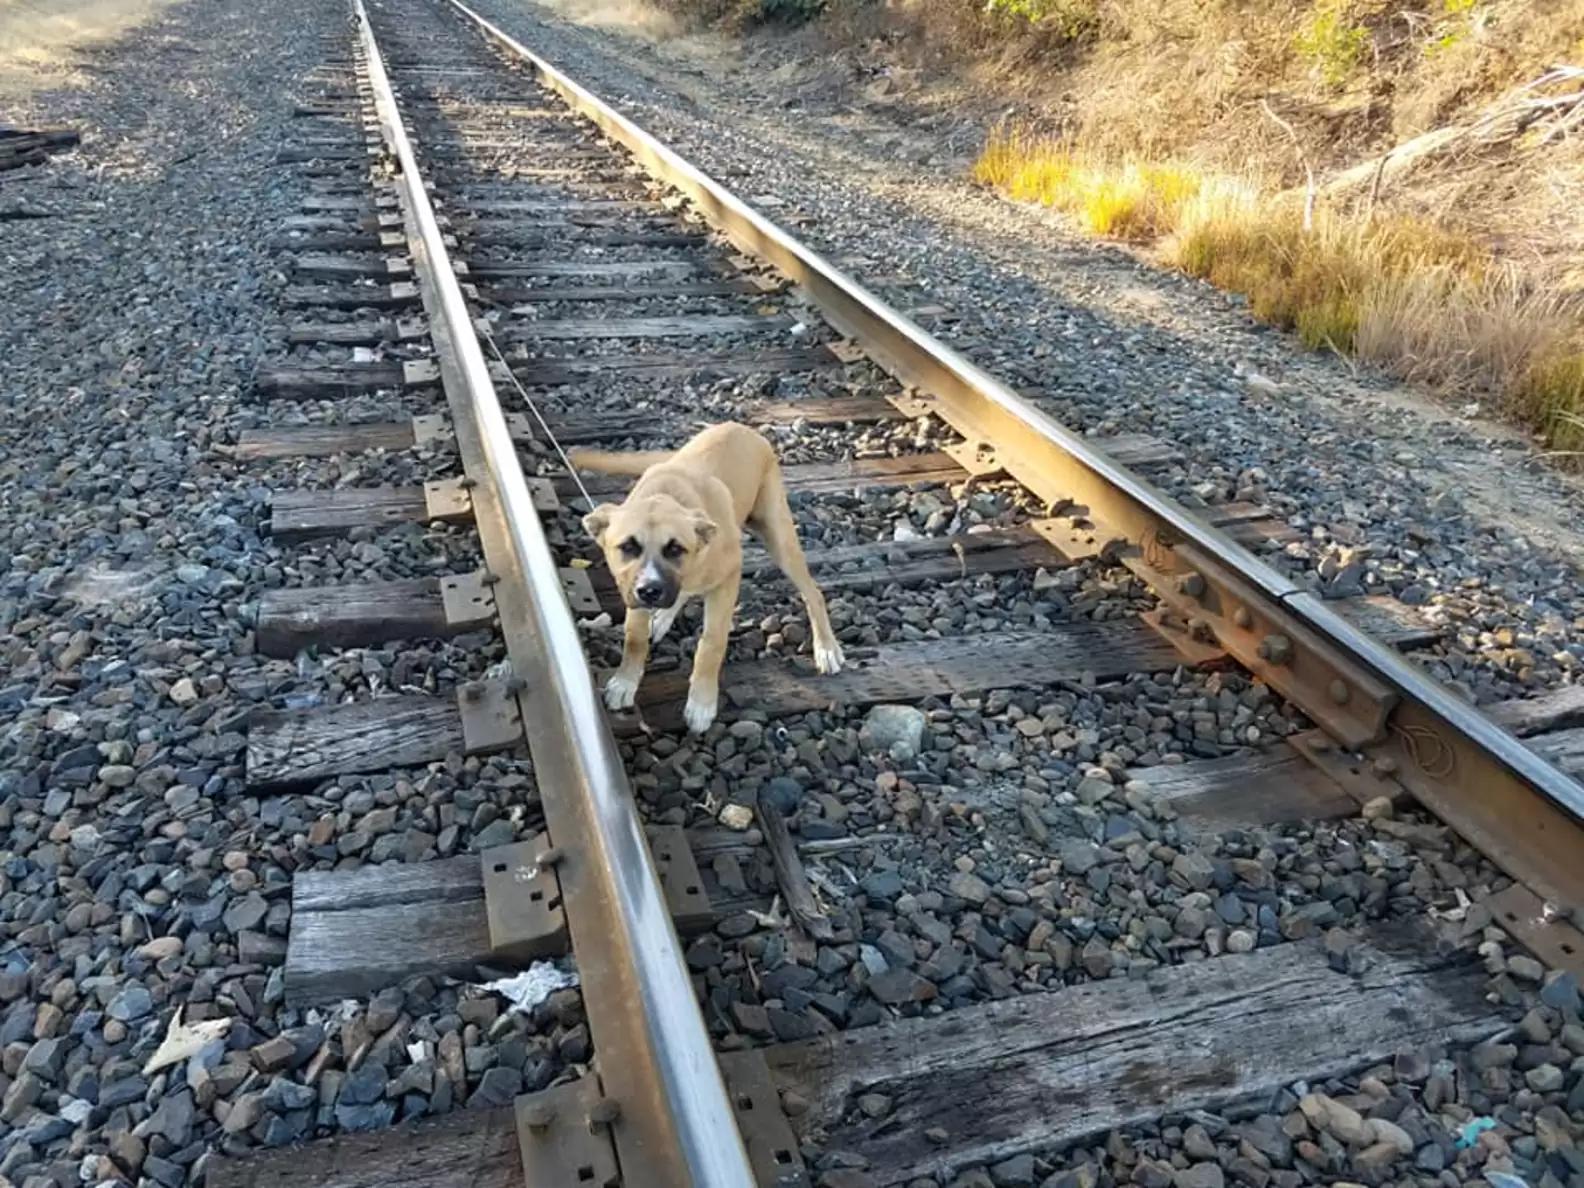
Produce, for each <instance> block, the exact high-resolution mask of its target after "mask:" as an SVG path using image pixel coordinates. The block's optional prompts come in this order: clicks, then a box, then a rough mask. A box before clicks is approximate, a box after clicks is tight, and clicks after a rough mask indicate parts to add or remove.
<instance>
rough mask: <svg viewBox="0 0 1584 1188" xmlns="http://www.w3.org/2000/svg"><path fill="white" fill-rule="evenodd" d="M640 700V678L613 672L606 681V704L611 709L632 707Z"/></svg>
mask: <svg viewBox="0 0 1584 1188" xmlns="http://www.w3.org/2000/svg"><path fill="white" fill-rule="evenodd" d="M636 700H638V679H637V678H636V677H629V676H623V675H622V674H621V673H619V672H613V673H611V675H610V679H609V680H607V681H606V682H605V704H606V705H608V706H610V707H611V709H615V710H619V709H631V708H632V706H633V702H635V701H636Z"/></svg>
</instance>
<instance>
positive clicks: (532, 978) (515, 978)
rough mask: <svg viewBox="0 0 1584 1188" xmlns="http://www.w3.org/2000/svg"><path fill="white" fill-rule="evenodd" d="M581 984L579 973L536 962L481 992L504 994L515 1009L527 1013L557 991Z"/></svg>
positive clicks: (482, 987)
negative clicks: (579, 982)
mask: <svg viewBox="0 0 1584 1188" xmlns="http://www.w3.org/2000/svg"><path fill="white" fill-rule="evenodd" d="M577 984H578V975H577V970H575V969H572V968H571V967H566V968H563V967H562V966H560V965H557V964H556V963H555V962H554V961H535V962H534V963H533V964H532V965H530V966H529V967H528V968H527V969H525V970H523V971H522V973H520V974H513V975H512V976H511V977H509V978H497V979H496V980H495V981H493V982H485V983H483V984H482V985H481V986H479V989H481V990H489V991H491V992H493V993H495V994H499V995H501V997H503V998H505V999H507V1000H509V1001H510V1002H511V1004H512V1009H513V1010H518V1011H522V1012H523V1013H524V1014H527V1013H528V1012H529V1011H532V1010H533V1009H534V1007H536V1006H538V1005H539V1004H540V1003H541V1002H543V1001H544V1000H545V999H547V998H549V997H550V996H551V995H552V994H554V993H555V992H556V991H557V990H567V989H570V988H571V987H573V986H576V985H577Z"/></svg>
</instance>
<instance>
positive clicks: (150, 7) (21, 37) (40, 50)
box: [0, 0, 173, 102]
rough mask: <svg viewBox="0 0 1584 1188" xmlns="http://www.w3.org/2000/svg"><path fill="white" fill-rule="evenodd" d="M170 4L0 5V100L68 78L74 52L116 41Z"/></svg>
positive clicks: (25, 0)
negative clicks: (101, 43)
mask: <svg viewBox="0 0 1584 1188" xmlns="http://www.w3.org/2000/svg"><path fill="white" fill-rule="evenodd" d="M171 3H173V0H0V100H4V101H7V102H14V101H17V100H20V99H23V98H25V97H26V96H28V95H30V94H32V93H33V91H35V90H36V89H38V88H39V87H41V86H44V85H47V84H49V83H51V82H63V81H66V80H67V79H69V78H70V77H71V71H72V68H73V65H74V63H75V51H77V50H80V49H83V48H85V47H87V46H91V45H93V44H95V43H97V42H102V41H107V40H109V39H111V38H114V37H118V36H120V35H121V34H122V33H124V32H125V31H126V30H128V29H131V28H133V27H135V26H137V25H140V24H142V23H143V22H144V21H147V20H148V19H149V18H151V17H152V16H154V15H155V14H156V13H158V12H159V11H160V10H161V9H163V8H165V7H167V6H168V5H169V4H171Z"/></svg>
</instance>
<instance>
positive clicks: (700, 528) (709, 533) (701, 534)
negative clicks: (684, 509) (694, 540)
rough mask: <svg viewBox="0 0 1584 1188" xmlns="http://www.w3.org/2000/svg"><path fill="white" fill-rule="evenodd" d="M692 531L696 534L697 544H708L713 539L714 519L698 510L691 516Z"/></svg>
mask: <svg viewBox="0 0 1584 1188" xmlns="http://www.w3.org/2000/svg"><path fill="white" fill-rule="evenodd" d="M693 532H694V533H695V535H697V536H698V542H699V544H701V545H706V544H709V542H710V541H712V540H714V539H715V521H714V520H712V519H710V518H709V517H708V516H706V515H705V514H704V513H703V512H698V513H696V514H695V515H694V517H693Z"/></svg>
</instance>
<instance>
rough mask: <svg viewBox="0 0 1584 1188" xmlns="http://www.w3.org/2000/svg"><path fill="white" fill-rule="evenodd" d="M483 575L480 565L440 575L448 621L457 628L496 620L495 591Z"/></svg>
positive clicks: (442, 599) (464, 628)
mask: <svg viewBox="0 0 1584 1188" xmlns="http://www.w3.org/2000/svg"><path fill="white" fill-rule="evenodd" d="M484 578H485V574H484V571H483V570H482V569H479V570H475V571H474V572H473V573H459V574H454V575H452V576H451V577H446V578H441V579H440V598H441V601H442V602H443V603H444V604H445V617H446V622H447V623H448V624H449V625H450V626H452V627H454V628H456V629H457V630H458V631H471V630H472V629H473V628H475V627H485V626H488V625H489V624H491V623H493V622H494V621H495V591H494V588H493V587H492V586H491V585H490V583H489V582H487V581H485V580H484Z"/></svg>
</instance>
